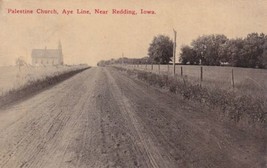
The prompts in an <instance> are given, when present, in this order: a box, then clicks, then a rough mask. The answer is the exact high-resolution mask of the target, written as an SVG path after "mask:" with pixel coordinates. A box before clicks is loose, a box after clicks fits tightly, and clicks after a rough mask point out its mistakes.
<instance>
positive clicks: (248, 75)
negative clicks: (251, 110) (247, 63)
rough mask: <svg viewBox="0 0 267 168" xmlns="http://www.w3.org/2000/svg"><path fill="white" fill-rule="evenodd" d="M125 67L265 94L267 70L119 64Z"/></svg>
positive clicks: (266, 91)
mask: <svg viewBox="0 0 267 168" xmlns="http://www.w3.org/2000/svg"><path fill="white" fill-rule="evenodd" d="M116 66H120V67H124V68H126V69H138V70H143V71H147V72H152V73H157V74H165V75H174V76H175V77H177V78H185V79H187V80H189V81H191V82H194V83H199V84H201V85H206V86H214V87H221V88H225V89H229V88H237V89H245V90H247V91H251V92H255V91H257V92H261V93H264V94H267V70H266V69H252V68H237V67H226V66H199V65H175V70H174V66H173V65H160V64H119V65H116Z"/></svg>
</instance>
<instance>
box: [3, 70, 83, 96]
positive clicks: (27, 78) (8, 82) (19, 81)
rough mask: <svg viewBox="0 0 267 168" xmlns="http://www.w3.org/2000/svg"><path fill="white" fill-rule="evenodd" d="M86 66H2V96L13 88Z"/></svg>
mask: <svg viewBox="0 0 267 168" xmlns="http://www.w3.org/2000/svg"><path fill="white" fill-rule="evenodd" d="M85 67H86V66H80V65H75V66H47V67H43V66H42V67H33V66H28V67H27V66H22V67H21V68H20V69H19V67H18V66H2V67H0V81H1V82H0V96H3V95H5V94H6V93H8V92H9V91H11V90H16V89H18V88H21V87H23V86H25V85H28V84H30V83H32V82H35V81H37V80H42V79H45V78H47V77H53V76H57V75H60V74H63V73H67V72H70V71H74V70H78V69H82V68H85Z"/></svg>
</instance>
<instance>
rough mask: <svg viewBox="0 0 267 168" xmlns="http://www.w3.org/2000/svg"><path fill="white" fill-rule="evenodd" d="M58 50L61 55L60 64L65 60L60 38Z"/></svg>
mask: <svg viewBox="0 0 267 168" xmlns="http://www.w3.org/2000/svg"><path fill="white" fill-rule="evenodd" d="M58 51H59V54H60V55H59V57H60V60H59V61H60V64H61V65H63V64H64V62H63V53H62V45H61V41H60V40H59V41H58Z"/></svg>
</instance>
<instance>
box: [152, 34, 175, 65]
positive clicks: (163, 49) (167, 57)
mask: <svg viewBox="0 0 267 168" xmlns="http://www.w3.org/2000/svg"><path fill="white" fill-rule="evenodd" d="M148 56H149V58H150V59H152V60H153V61H155V62H156V63H160V64H167V63H169V62H170V61H171V58H172V57H173V41H172V40H171V39H170V38H169V37H168V36H164V35H158V36H156V37H154V39H153V41H152V43H151V44H150V46H149V48H148Z"/></svg>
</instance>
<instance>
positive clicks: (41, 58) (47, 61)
mask: <svg viewBox="0 0 267 168" xmlns="http://www.w3.org/2000/svg"><path fill="white" fill-rule="evenodd" d="M31 57H32V65H34V66H40V65H63V54H62V46H61V42H60V41H59V44H58V48H57V49H47V48H46V47H45V48H44V49H33V50H32V53H31Z"/></svg>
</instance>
